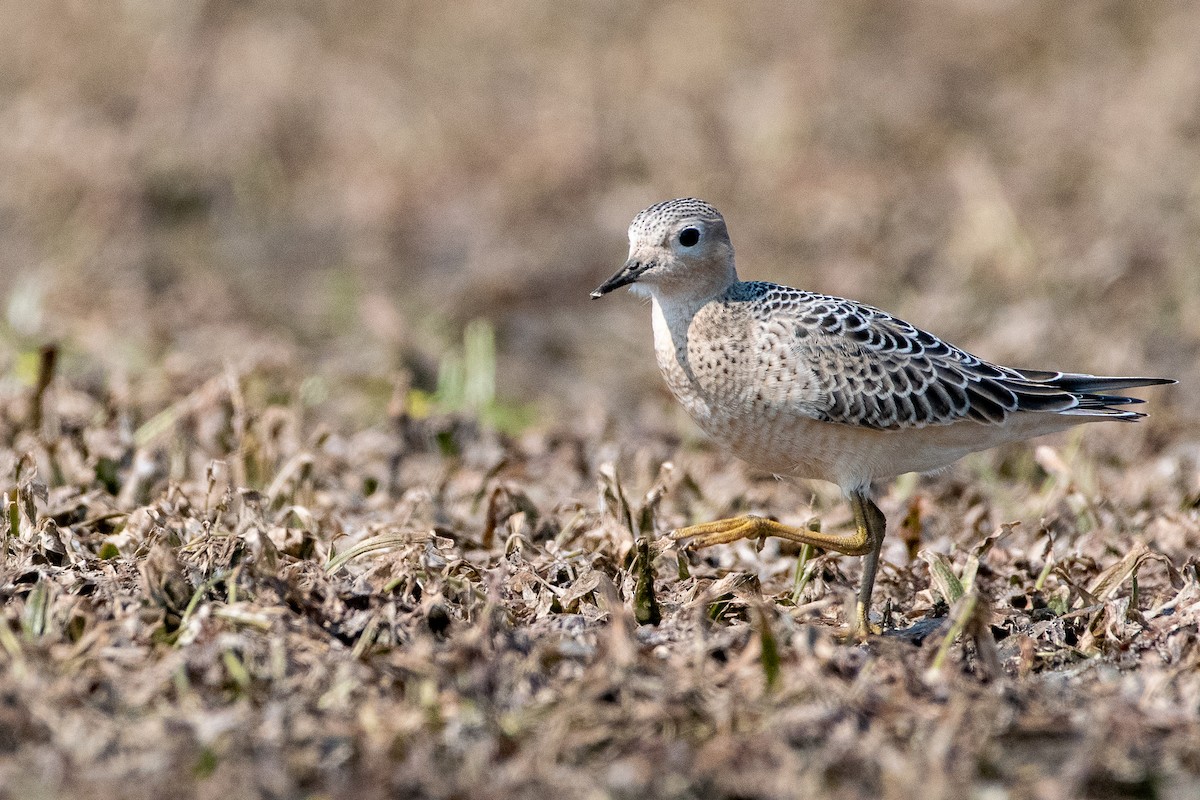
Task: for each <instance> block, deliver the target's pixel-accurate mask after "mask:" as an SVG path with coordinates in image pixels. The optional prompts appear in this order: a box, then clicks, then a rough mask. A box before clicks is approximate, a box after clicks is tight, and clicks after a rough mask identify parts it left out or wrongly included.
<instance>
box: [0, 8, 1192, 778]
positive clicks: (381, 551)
mask: <svg viewBox="0 0 1200 800" xmlns="http://www.w3.org/2000/svg"><path fill="white" fill-rule="evenodd" d="M446 8H447V7H446V5H445V4H443V3H433V2H411V3H390V2H366V3H358V4H354V6H353V12H352V13H351V12H349V11H347V10H346V9H345V8H341V7H336V6H333V5H330V6H328V7H326V6H324V5H322V4H319V3H308V4H304V3H276V4H261V5H260V4H254V3H250V4H247V3H241V4H234V3H224V2H211V3H207V4H197V3H170V2H162V3H148V4H147V3H143V4H138V3H125V4H122V5H116V4H113V5H111V6H108V5H106V4H94V5H89V4H80V3H69V2H59V1H58V0H48V1H47V2H41V3H15V2H9V3H0V99H2V100H3V102H0V124H2V125H3V130H4V131H5V135H4V136H3V137H0V245H2V246H0V301H2V302H3V309H2V310H3V318H2V319H0V498H2V500H3V502H2V503H0V506H2V510H3V512H4V513H3V518H2V519H0V602H2V604H3V605H2V606H0V799H2V800H8V798H37V797H80V798H82V797H94V796H97V795H102V796H103V795H107V796H115V797H147V798H150V797H155V798H157V797H163V796H177V797H197V798H205V797H248V796H262V797H278V798H284V797H306V796H335V797H343V796H344V797H356V798H374V797H403V796H429V797H489V798H491V797H495V798H506V797H546V796H552V797H564V798H573V797H580V798H600V797H628V798H637V797H680V798H692V797H694V798H701V797H731V798H732V797H741V798H787V797H794V796H807V797H823V796H831V797H851V798H858V797H863V798H867V797H888V798H893V797H894V798H905V797H922V798H932V797H948V798H958V797H977V798H1010V797H1011V798H1058V797H1097V798H1126V797H1128V798H1190V797H1195V796H1197V794H1200V644H1198V643H1197V638H1198V633H1200V577H1198V575H1197V564H1198V562H1197V556H1196V553H1197V549H1198V547H1200V467H1198V464H1200V425H1198V424H1197V422H1196V419H1197V412H1200V404H1198V403H1197V401H1196V395H1195V393H1194V390H1193V388H1192V387H1194V386H1196V385H1197V382H1198V381H1200V358H1198V357H1197V356H1198V355H1200V266H1198V265H1200V182H1198V179H1197V176H1198V175H1200V147H1198V146H1197V145H1198V143H1200V54H1198V51H1197V49H1196V47H1195V33H1194V32H1195V31H1196V30H1198V29H1200V8H1197V7H1195V6H1192V5H1185V4H1167V3H1162V4H1150V3H1137V4H1133V3H1098V2H1097V3H1075V4H1049V3H1045V4H1042V3H1038V4H1034V3H1023V4H986V3H973V2H968V1H967V0H945V1H944V2H932V1H930V2H916V3H907V2H906V3H891V2H848V3H816V2H814V3H806V4H793V3H775V4H769V3H764V4H752V5H751V6H745V5H743V4H725V3H701V4H696V3H677V4H676V3H672V4H659V3H651V4H645V5H638V4H618V5H610V4H597V3H583V2H568V3H555V4H541V3H532V2H517V3H506V4H495V3H488V2H474V1H473V0H471V1H469V2H463V3H458V4H455V6H454V12H453V13H449V12H448V11H447V10H446ZM681 194H697V195H700V196H704V197H707V198H708V199H711V200H712V201H713V202H715V203H716V204H717V205H718V206H719V207H720V208H722V209H723V210H724V211H725V212H726V215H727V217H728V218H729V220H730V224H731V227H732V231H733V236H734V241H735V244H737V245H738V248H739V256H740V259H741V265H742V272H743V274H744V275H747V276H750V277H762V278H770V279H776V280H781V281H784V282H787V283H791V284H793V285H801V286H804V287H808V288H814V289H819V290H824V291H830V292H835V293H840V294H848V295H851V296H855V297H859V298H862V299H865V300H868V301H871V302H873V303H875V304H877V305H881V306H884V307H886V308H888V309H890V310H894V311H896V312H898V313H900V314H902V315H903V316H905V317H907V318H909V319H911V320H913V321H914V322H918V323H922V324H924V325H926V326H927V327H930V328H932V329H934V330H935V331H937V332H938V333H941V334H945V335H946V336H948V337H949V338H951V339H952V340H954V341H956V342H958V343H961V344H963V345H965V346H968V347H970V348H971V349H973V350H975V351H977V352H980V353H981V354H982V355H985V356H988V357H991V358H995V359H998V360H1003V361H1007V362H1012V363H1015V364H1016V365H1018V366H1027V367H1048V366H1054V367H1062V368H1068V369H1077V370H1081V371H1097V372H1114V373H1129V374H1132V373H1151V374H1163V375H1169V376H1173V377H1176V378H1179V379H1180V380H1181V385H1180V386H1178V387H1174V388H1168V389H1163V390H1156V391H1153V392H1152V393H1151V396H1152V401H1153V406H1152V407H1151V409H1150V410H1151V411H1152V412H1153V416H1152V417H1151V418H1149V419H1148V420H1146V421H1144V422H1142V423H1140V424H1138V425H1106V426H1105V425H1096V426H1089V427H1088V428H1087V429H1086V430H1082V431H1080V432H1078V433H1077V434H1075V435H1072V436H1068V437H1060V438H1054V439H1049V440H1047V441H1045V442H1040V443H1036V444H1035V445H1033V446H1022V447H1012V448H1006V449H1002V450H1000V451H997V452H992V453H987V454H981V455H979V456H977V457H973V458H971V459H968V460H966V461H965V462H964V463H963V464H961V465H959V466H958V467H956V468H955V469H953V470H951V471H948V472H946V473H944V474H941V475H938V476H933V477H928V478H922V479H920V480H917V479H911V480H902V481H900V482H898V484H897V485H896V486H894V487H888V488H886V490H885V491H884V492H883V494H882V498H881V507H882V508H883V510H884V511H885V512H886V513H887V515H888V518H889V521H890V527H891V536H890V537H889V542H888V544H887V547H886V549H885V551H884V560H885V564H884V566H883V568H882V570H881V576H880V581H879V585H878V588H877V591H876V598H877V601H878V603H879V606H880V608H881V609H882V610H883V611H884V612H885V613H886V614H887V615H888V623H889V627H890V631H891V632H890V634H889V635H886V636H883V637H878V638H875V639H873V640H871V641H870V642H868V643H867V644H865V645H853V644H846V643H843V642H841V641H840V640H839V638H838V636H837V633H838V627H839V624H840V622H841V620H842V619H843V616H844V606H845V605H846V604H847V601H848V599H849V598H850V596H851V595H852V592H853V588H854V586H855V585H856V582H857V576H858V570H859V565H858V562H857V560H855V559H847V558H839V557H832V556H829V555H816V556H815V557H813V558H809V559H807V560H804V561H801V560H800V559H799V554H797V553H795V552H792V551H781V549H780V546H779V544H778V543H774V542H767V543H766V544H765V546H764V547H763V548H762V549H761V551H760V550H758V549H756V548H755V547H753V546H751V545H749V544H742V545H739V546H737V547H729V548H722V549H719V550H714V551H711V552H705V553H703V554H702V555H699V556H698V555H690V556H689V555H687V554H681V553H679V552H677V551H676V550H674V549H672V548H670V547H668V546H667V545H666V544H665V542H664V541H663V539H662V534H663V533H664V532H665V531H667V530H670V529H671V528H672V527H675V526H678V525H681V524H685V523H687V522H692V521H697V520H703V519H709V518H714V517H716V516H719V515H724V514H728V513H731V512H738V511H744V510H747V509H750V510H759V511H763V512H765V513H770V514H773V515H776V516H778V517H780V518H782V519H785V520H788V521H790V522H794V523H797V524H802V523H804V522H805V521H806V520H808V519H809V518H810V517H814V518H815V519H817V520H819V522H820V524H821V525H823V526H824V527H826V528H829V529H833V528H837V527H839V526H845V525H848V524H849V512H848V509H847V508H846V507H845V505H844V503H842V502H841V501H840V500H839V498H838V497H837V496H836V493H831V491H830V489H829V487H821V486H814V487H807V486H799V487H797V486H791V485H788V484H784V483H780V482H778V481H776V480H774V479H773V478H771V477H770V476H765V475H759V474H756V473H754V472H752V471H750V470H747V469H745V468H744V467H742V466H741V465H739V464H737V463H735V462H733V461H731V460H730V459H729V458H727V457H725V456H723V455H722V454H721V453H719V452H716V451H714V450H712V449H711V448H710V447H709V446H708V445H706V444H705V443H704V442H703V441H700V440H698V439H697V437H696V434H695V432H694V429H693V428H692V427H691V426H690V425H689V424H688V423H687V422H686V421H685V420H683V419H682V416H681V412H680V411H679V410H678V409H677V408H675V406H674V405H673V403H671V401H670V400H669V398H667V397H666V396H665V393H664V390H663V388H662V387H661V386H660V381H659V379H658V377H657V375H656V374H655V373H654V366H653V360H652V358H651V356H650V348H649V336H650V334H649V325H648V321H647V320H646V319H645V317H646V316H647V315H646V309H645V308H644V307H643V306H641V305H640V304H639V303H637V302H636V301H634V300H633V299H631V298H625V297H613V298H609V299H608V300H607V301H606V302H604V303H602V304H589V303H588V301H587V292H588V291H589V290H590V289H591V288H593V287H594V286H595V285H596V284H597V283H598V282H599V281H600V280H601V279H603V278H604V277H607V275H608V274H609V273H610V272H611V271H612V270H613V268H614V267H615V266H616V265H617V264H619V262H620V260H621V259H622V257H623V255H624V252H623V250H624V246H623V244H624V243H623V231H624V226H625V224H626V223H627V221H628V219H629V218H630V216H631V215H632V214H633V213H635V212H636V211H637V210H638V209H640V208H641V207H642V206H644V205H646V204H648V203H649V202H652V201H654V200H657V199H661V198H663V197H667V196H672V195H681Z"/></svg>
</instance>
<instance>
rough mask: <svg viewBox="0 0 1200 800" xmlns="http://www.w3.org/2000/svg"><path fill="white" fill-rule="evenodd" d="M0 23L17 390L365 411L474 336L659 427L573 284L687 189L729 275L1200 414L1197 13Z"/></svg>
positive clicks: (698, 5) (331, 10)
mask: <svg viewBox="0 0 1200 800" xmlns="http://www.w3.org/2000/svg"><path fill="white" fill-rule="evenodd" d="M0 19H2V24H0V130H2V132H3V134H2V135H0V303H2V306H0V311H3V316H2V319H0V375H2V376H3V378H2V380H3V381H4V382H5V383H6V384H8V385H9V386H10V387H11V386H13V385H23V384H27V383H28V382H29V381H31V380H32V377H31V372H30V369H29V364H30V354H31V353H35V352H36V348H37V347H38V346H40V345H41V344H43V343H45V342H49V341H57V342H59V343H60V344H61V347H62V357H61V363H60V369H61V372H62V373H63V374H65V375H66V376H67V378H68V379H69V380H72V381H75V382H78V383H80V384H83V385H92V386H95V387H99V388H100V389H102V390H103V391H110V392H114V393H117V394H120V395H126V396H130V397H132V398H142V399H146V400H148V401H150V402H156V401H155V398H160V399H161V398H163V397H167V396H171V395H173V394H178V393H179V392H182V391H186V390H187V389H188V388H189V387H192V386H195V385H197V384H199V383H201V382H202V381H204V380H206V379H208V378H210V377H211V376H212V375H214V374H219V373H220V371H221V370H223V369H225V368H226V366H227V365H232V366H233V367H234V368H237V369H246V370H255V369H259V370H267V371H270V370H276V371H278V372H279V373H280V374H285V375H291V376H302V377H303V379H304V380H316V381H317V384H316V389H314V390H313V397H314V398H316V399H315V400H314V402H320V403H327V404H330V405H331V406H333V407H336V408H338V409H339V410H340V412H341V413H344V414H346V415H348V417H346V418H348V419H353V420H354V421H355V423H356V424H361V423H364V422H368V423H369V422H370V421H371V420H372V419H376V418H379V417H380V416H382V415H383V413H384V409H385V408H386V406H387V403H388V399H389V397H391V396H392V395H393V390H394V387H395V385H396V384H397V383H398V382H399V383H401V384H403V383H405V382H407V383H408V384H410V385H411V386H412V387H414V388H415V389H417V390H421V391H424V392H427V393H430V392H434V391H435V389H436V386H437V375H438V371H439V369H442V370H443V372H444V371H445V369H446V364H447V363H448V362H451V363H458V362H457V361H456V354H457V353H459V352H460V351H461V350H462V349H463V347H464V344H463V342H464V338H463V337H464V331H469V330H474V331H476V334H475V335H474V341H475V342H476V345H477V348H478V347H481V348H483V349H484V350H487V349H488V348H490V347H491V346H492V344H491V343H492V341H493V340H494V347H495V353H496V364H497V369H496V371H495V381H496V384H497V387H496V390H497V391H498V393H499V395H500V396H501V397H502V398H505V402H507V403H511V404H513V405H514V407H518V406H519V407H520V408H521V409H523V411H522V413H525V414H528V415H530V416H529V418H531V419H537V418H540V419H542V420H546V421H553V420H560V421H562V420H570V419H573V418H575V417H574V415H577V414H581V413H593V412H596V410H597V409H601V411H600V412H599V413H602V414H604V415H613V416H614V417H616V418H618V419H619V418H620V417H621V416H622V415H623V414H628V415H629V416H631V417H632V416H636V415H635V414H633V413H632V412H634V411H636V410H637V409H638V408H642V409H644V408H645V407H646V406H647V404H649V405H650V406H651V407H655V408H658V407H661V408H667V407H670V404H669V403H667V402H666V390H665V388H663V387H662V386H661V381H660V379H659V377H658V375H657V372H656V369H655V366H654V362H653V357H652V350H651V333H650V322H649V313H648V309H647V307H646V306H645V304H644V303H643V302H642V301H640V300H637V299H635V298H632V297H628V296H625V295H623V294H618V295H616V296H610V297H606V298H605V299H604V300H601V301H592V300H590V299H589V298H588V292H589V291H590V290H591V289H592V288H594V287H595V286H596V285H597V284H599V283H600V282H601V281H602V280H603V279H604V278H606V277H608V275H609V274H611V273H612V272H613V271H614V270H615V269H616V268H617V267H618V266H619V265H620V264H621V263H622V261H623V259H624V257H625V251H626V240H625V229H626V226H627V225H628V223H629V220H630V219H631V218H632V217H633V215H634V214H635V213H636V212H637V211H639V210H640V209H641V208H643V207H644V206H646V205H649V204H650V203H652V202H655V201H658V200H661V199H664V198H668V197H673V196H681V195H696V196H700V197H703V198H705V199H707V200H710V201H711V202H713V203H714V204H715V205H717V207H718V208H720V209H721V210H722V211H723V212H724V213H725V216H726V218H727V220H728V222H729V225H730V229H731V232H732V236H733V240H734V244H735V246H736V247H737V253H738V258H739V267H740V272H741V274H742V277H743V278H754V279H768V280H775V281H780V282H784V283H788V284H791V285H794V286H798V287H802V288H807V289H812V290H817V291H822V292H829V293H834V294H842V295H847V296H851V297H854V298H857V299H860V300H864V301H867V302H870V303H872V304H874V305H878V306H881V307H883V308H885V309H887V310H889V311H892V312H894V313H897V314H899V315H901V316H903V317H905V318H906V319H908V320H910V321H912V322H914V323H917V324H920V325H922V326H924V327H927V328H929V329H931V330H933V331H934V332H936V333H939V334H941V335H944V336H946V337H948V338H950V339H951V340H952V341H954V342H956V343H958V344H960V345H963V346H965V347H967V348H969V349H972V350H974V351H975V352H977V353H979V354H980V355H982V356H984V357H987V358H990V359H993V360H999V361H1002V362H1006V363H1011V364H1012V365H1014V366H1022V367H1054V368H1062V369H1071V370H1078V371H1094V372H1102V373H1130V374H1141V373H1149V374H1163V375H1170V376H1174V377H1177V378H1180V379H1182V380H1183V381H1185V382H1186V383H1185V385H1184V386H1183V387H1180V388H1179V389H1178V390H1174V391H1171V392H1163V393H1161V394H1160V395H1159V396H1158V397H1157V398H1156V399H1157V401H1158V402H1160V403H1161V406H1160V410H1163V411H1164V413H1167V414H1171V413H1172V410H1174V412H1176V413H1177V414H1178V413H1185V414H1194V412H1196V411H1197V410H1200V403H1198V402H1197V401H1196V399H1195V394H1194V393H1193V392H1192V391H1191V390H1190V389H1188V388H1187V386H1193V387H1194V386H1196V385H1197V382H1198V381H1200V359H1198V357H1197V356H1198V353H1200V48H1198V47H1197V46H1196V32H1197V31H1200V5H1197V4H1183V3H1153V4H1151V3H1123V2H1088V3H1070V4H1067V3H1017V2H980V1H979V0H937V1H934V0H930V1H929V2H882V1H879V2H874V1H868V0H852V1H851V2H839V3H826V2H815V1H814V2H799V3H797V2H775V3H772V2H763V3H737V4H731V3H724V2H680V3H614V2H583V1H582V0H575V1H567V2H555V3H544V2H520V1H517V2H508V3H495V2H491V1H490V0H488V1H486V2H485V1H484V0H461V1H460V2H456V3H453V4H447V3H444V2H426V1H424V0H412V1H410V2H400V1H397V2H378V1H373V0H364V1H363V2H359V3H355V4H352V5H350V6H346V5H344V4H334V3H321V2H286V1H285V2H272V3H258V2H228V1H227V0H214V1H213V2H171V0H154V2H148V1H147V0H130V1H128V2H123V3H111V2H96V3H84V2H78V1H77V0H41V1H40V2H38V3H23V2H17V1H16V0H0ZM480 321H482V322H480ZM472 324H473V325H474V327H473V328H472ZM467 340H468V344H467V346H466V347H467V350H468V351H470V350H471V347H472V345H471V344H470V342H471V341H472V335H470V334H469V335H468V336H467ZM480 342H482V344H480ZM465 357H466V358H467V360H468V361H469V360H470V352H467V354H466V356H465ZM304 376H307V377H304ZM295 379H296V380H301V378H299V377H298V378H295ZM285 380H286V379H285ZM305 385H308V386H309V387H310V388H312V386H313V384H311V383H309V384H305ZM671 413H675V412H671Z"/></svg>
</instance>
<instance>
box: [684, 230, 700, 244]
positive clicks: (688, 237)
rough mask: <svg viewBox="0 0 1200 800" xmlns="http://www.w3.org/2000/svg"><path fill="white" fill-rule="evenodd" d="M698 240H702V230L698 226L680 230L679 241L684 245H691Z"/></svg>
mask: <svg viewBox="0 0 1200 800" xmlns="http://www.w3.org/2000/svg"><path fill="white" fill-rule="evenodd" d="M698 241H700V231H699V230H697V229H696V228H684V229H683V230H681V231H680V232H679V243H680V244H681V245H683V246H684V247H691V246H693V245H694V244H696V242H698Z"/></svg>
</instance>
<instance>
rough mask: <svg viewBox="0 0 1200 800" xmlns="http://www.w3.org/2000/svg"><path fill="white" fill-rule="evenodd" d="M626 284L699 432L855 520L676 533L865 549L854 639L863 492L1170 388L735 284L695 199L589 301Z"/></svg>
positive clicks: (729, 261)
mask: <svg viewBox="0 0 1200 800" xmlns="http://www.w3.org/2000/svg"><path fill="white" fill-rule="evenodd" d="M621 286H630V288H631V289H632V290H633V291H635V292H637V293H640V294H644V295H649V297H650V299H651V301H652V306H653V310H652V314H653V323H654V349H655V353H656V355H657V360H658V366H659V368H660V369H661V370H662V373H663V376H664V377H665V378H666V381H667V385H668V386H669V387H670V389H671V391H672V393H674V395H675V397H676V398H678V400H679V402H680V403H682V404H683V405H684V407H685V408H686V409H687V410H688V413H689V414H691V416H692V418H693V419H695V420H696V422H697V423H698V424H699V425H700V427H701V428H702V429H704V431H705V432H706V433H707V434H708V435H709V436H711V437H712V438H713V439H715V440H716V441H717V442H719V443H720V444H722V445H724V446H725V447H727V448H729V449H730V450H731V451H732V452H733V453H734V454H735V455H737V456H739V457H740V458H742V459H744V460H745V461H747V462H749V463H750V464H752V465H754V466H755V467H758V468H760V469H764V470H767V471H769V472H772V473H775V474H777V475H781V476H788V477H796V478H814V479H820V480H825V481H830V482H832V483H836V484H837V485H838V486H839V487H841V489H842V491H843V492H844V493H845V494H846V496H847V497H848V498H849V500H850V503H851V507H852V508H853V511H854V521H855V531H854V533H852V534H847V535H839V534H835V533H822V532H818V531H811V530H807V529H802V528H794V527H791V526H788V525H784V524H781V523H779V522H776V521H774V520H770V519H766V518H763V517H758V516H752V515H751V516H742V517H736V518H732V519H724V520H719V521H716V522H709V523H704V524H700V525H692V526H690V527H686V528H681V529H679V530H677V531H674V532H673V533H672V534H671V535H672V538H674V539H677V540H690V546H691V547H694V548H699V547H708V546H710V545H714V544H723V543H727V542H732V541H736V540H737V539H741V538H759V537H763V536H778V537H782V538H784V539H789V540H791V541H794V542H799V543H802V544H809V545H813V546H816V547H823V548H826V549H829V550H835V551H837V552H840V553H844V554H847V555H856V556H865V557H866V559H865V561H864V562H863V574H862V582H861V584H860V588H859V594H858V603H857V606H856V610H855V619H854V623H853V633H854V635H856V636H859V637H862V636H865V635H866V634H867V633H868V631H869V630H871V625H870V623H869V621H868V614H869V610H870V604H871V592H872V589H873V587H874V584H875V570H876V567H877V566H878V562H879V551H880V548H881V547H882V545H883V535H884V529H885V519H884V516H883V514H882V512H880V510H879V508H878V507H877V506H876V505H875V503H874V502H873V501H872V499H871V490H872V486H873V484H875V483H877V482H880V481H886V480H888V479H890V478H894V477H896V476H898V475H902V474H904V473H906V472H928V471H931V470H936V469H938V468H941V467H945V466H947V465H949V464H951V463H952V462H954V461H957V460H958V459H959V458H961V457H962V456H964V455H966V454H967V453H971V452H974V451H977V450H984V449H987V448H989V447H994V446H996V445H998V444H1002V443H1004V442H1012V441H1017V440H1020V439H1027V438H1030V437H1033V436H1040V435H1042V434H1046V433H1053V432H1055V431H1061V430H1064V429H1066V428H1070V427H1072V426H1074V425H1077V424H1079V423H1081V422H1091V421H1096V420H1122V421H1132V420H1136V419H1139V418H1141V417H1143V416H1145V415H1144V414H1139V413H1137V412H1136V411H1130V410H1129V409H1128V406H1130V405H1131V404H1134V403H1139V402H1142V401H1141V400H1138V399H1137V398H1133V397H1126V396H1123V395H1119V394H1109V392H1119V391H1122V390H1125V389H1131V388H1134V387H1137V386H1151V385H1155V384H1166V383H1174V381H1172V380H1169V379H1163V378H1116V377H1100V376H1095V375H1083V374H1076V373H1070V372H1047V371H1042V370H1027V369H1012V368H1010V367H1002V366H999V365H997V364H992V363H989V362H987V361H984V360H983V359H980V358H977V357H976V356H973V355H971V354H970V353H968V352H966V351H964V350H961V349H959V348H957V347H954V346H953V345H950V344H948V343H946V342H944V341H942V340H941V339H939V338H938V337H936V336H934V335H933V334H931V333H926V332H925V331H923V330H921V329H920V328H917V327H915V326H913V325H910V324H909V323H907V322H904V321H902V320H900V319H897V318H896V317H893V316H891V315H890V314H887V313H886V312H883V311H880V310H879V309H877V308H872V307H871V306H867V305H863V304H861V303H856V302H854V301H853V300H844V299H842V298H840V297H830V296H827V295H822V294H814V293H812V292H805V291H801V290H799V289H791V288H788V287H786V286H779V285H777V284H773V283H764V282H759V281H741V280H739V279H738V275H737V271H736V270H735V268H734V259H733V245H732V244H731V243H730V239H729V232H728V230H727V229H726V227H725V220H724V218H723V217H722V216H721V214H720V213H719V212H718V211H717V210H716V209H715V208H713V207H712V206H711V205H709V204H708V203H706V202H704V201H702V200H696V199H694V198H684V199H679V200H667V201H665V202H662V203H657V204H655V205H652V206H650V207H649V208H647V209H646V210H644V211H642V212H641V213H640V214H638V215H637V216H636V217H635V218H634V220H633V223H632V224H631V225H630V226H629V260H628V261H626V263H625V265H624V266H623V267H622V268H621V269H620V270H619V271H618V272H617V273H616V274H615V275H613V276H612V277H611V278H609V279H608V280H607V281H605V282H604V284H603V285H601V286H600V287H599V288H598V289H596V291H594V292H593V293H592V296H593V297H600V296H601V295H604V294H607V293H608V292H611V291H612V290H614V289H617V288H619V287H621Z"/></svg>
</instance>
